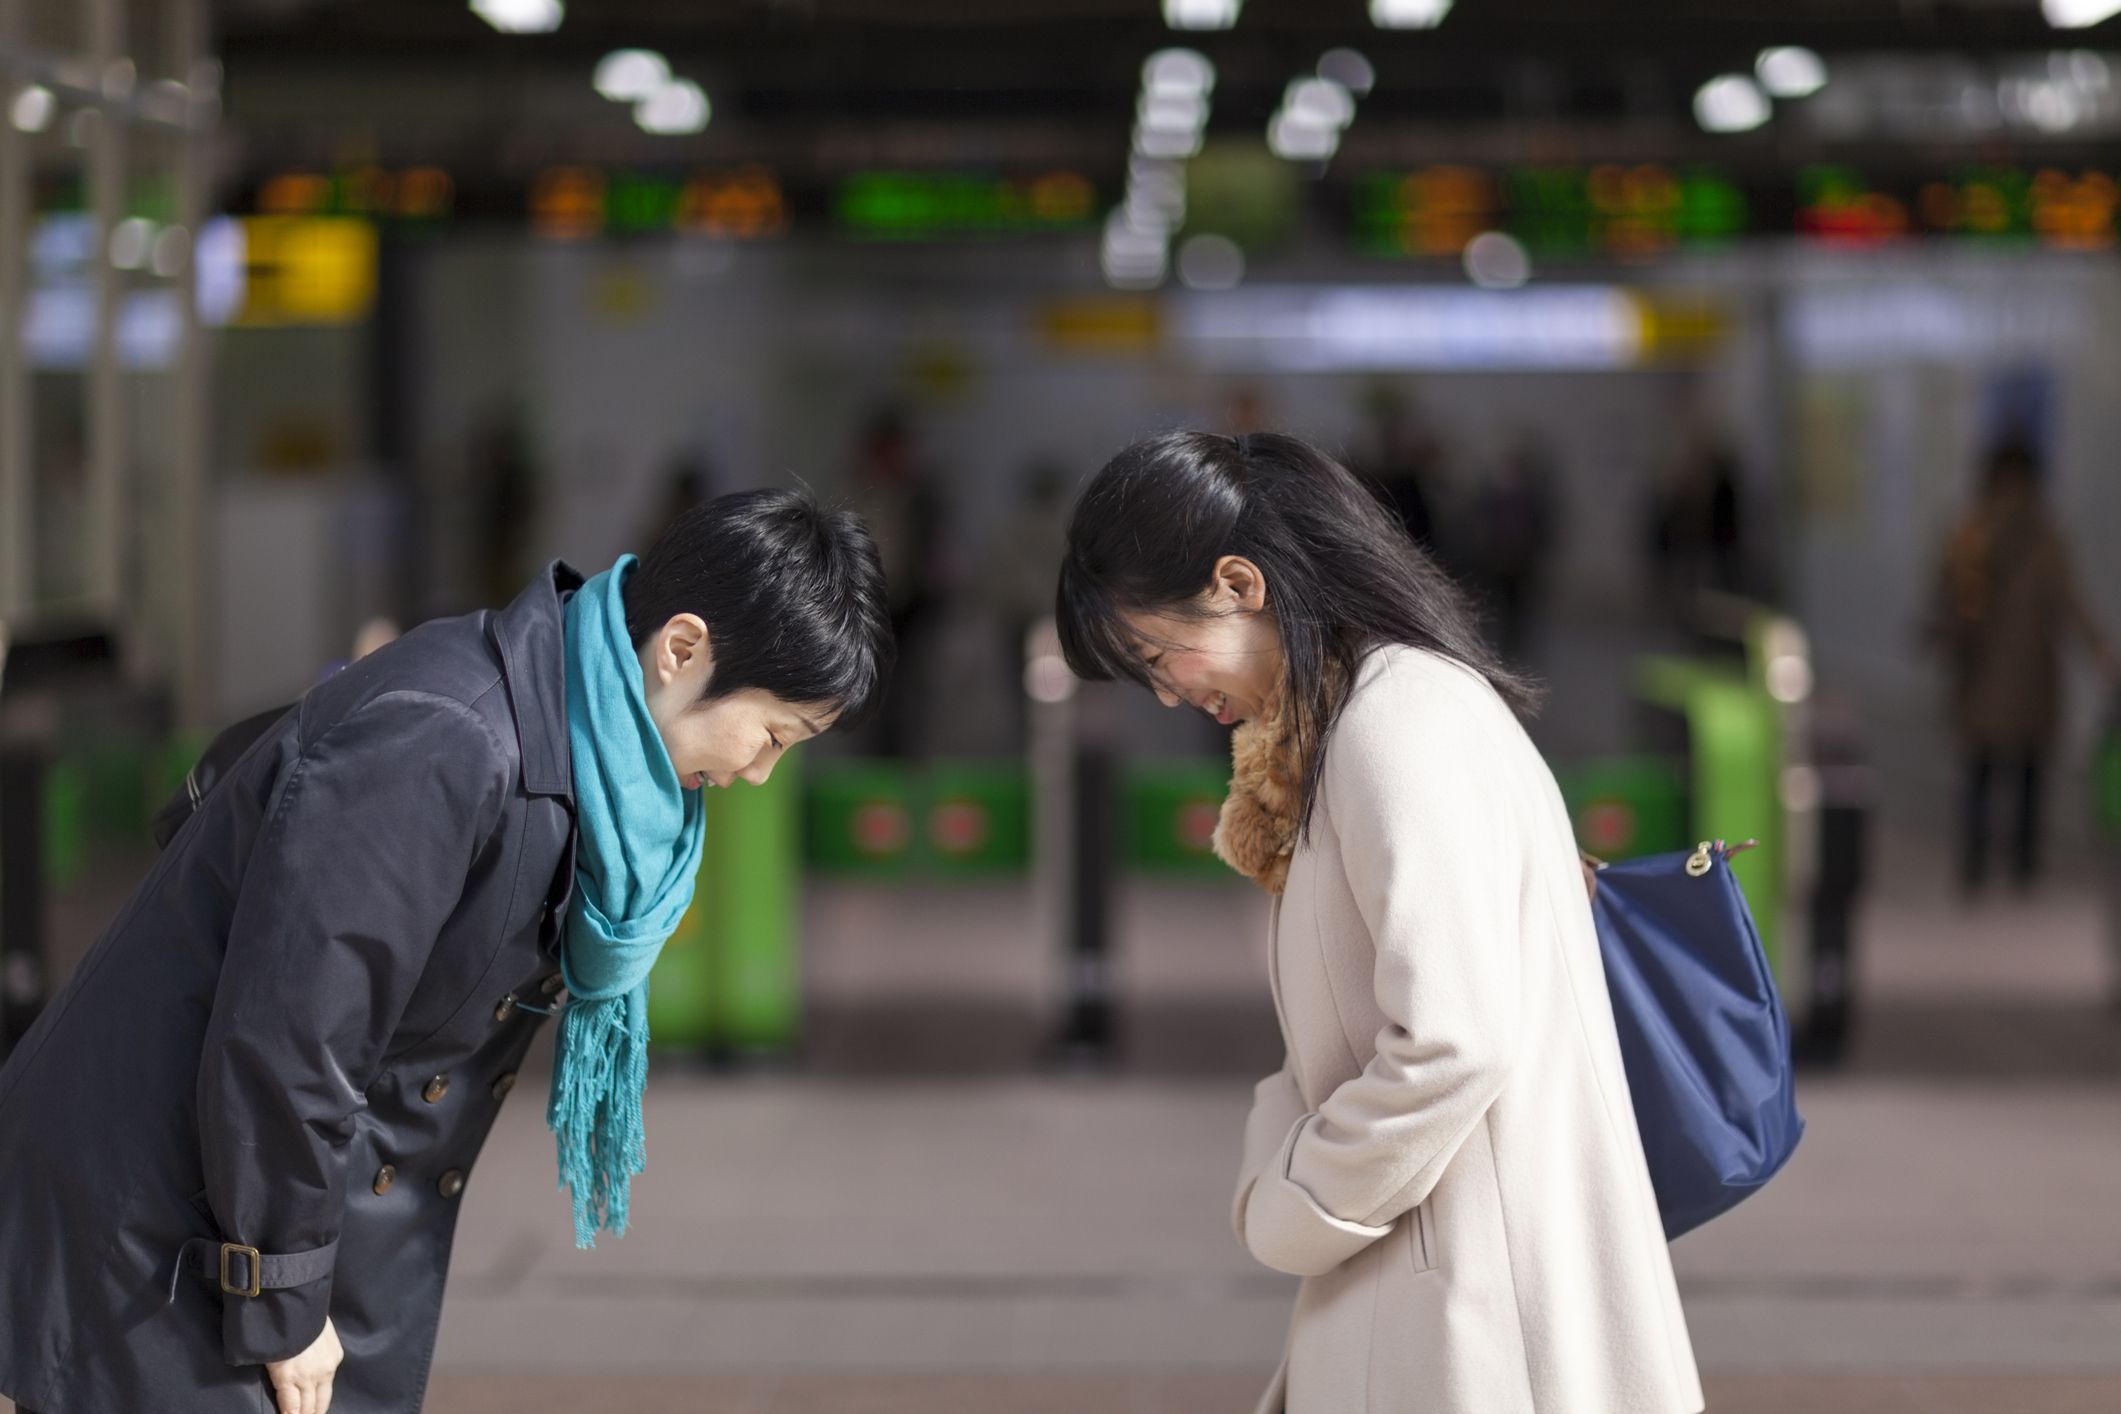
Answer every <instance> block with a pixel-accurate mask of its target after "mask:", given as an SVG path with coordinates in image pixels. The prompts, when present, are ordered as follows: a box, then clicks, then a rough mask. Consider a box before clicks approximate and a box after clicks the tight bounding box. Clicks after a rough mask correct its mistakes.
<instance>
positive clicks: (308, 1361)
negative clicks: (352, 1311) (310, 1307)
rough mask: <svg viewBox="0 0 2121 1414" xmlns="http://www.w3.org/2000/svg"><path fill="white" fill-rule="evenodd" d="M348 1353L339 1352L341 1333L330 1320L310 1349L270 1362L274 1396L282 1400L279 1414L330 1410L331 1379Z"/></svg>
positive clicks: (317, 1413)
mask: <svg viewBox="0 0 2121 1414" xmlns="http://www.w3.org/2000/svg"><path fill="white" fill-rule="evenodd" d="M345 1358H346V1352H345V1351H344V1350H342V1349H340V1348H339V1333H338V1332H337V1331H335V1330H333V1329H332V1325H331V1317H329V1316H326V1317H325V1318H324V1333H323V1334H322V1335H320V1336H318V1337H317V1338H316V1340H315V1341H314V1342H313V1343H312V1344H311V1345H310V1347H309V1349H307V1350H305V1351H303V1352H302V1353H301V1354H300V1355H295V1356H291V1357H289V1358H288V1359H285V1360H273V1361H269V1362H267V1364H266V1366H265V1373H266V1374H267V1375H268V1376H270V1377H271V1379H272V1387H273V1393H274V1394H275V1395H277V1396H278V1397H279V1400H280V1414H325V1411H326V1410H327V1409H330V1408H331V1381H332V1376H334V1375H336V1374H337V1373H338V1371H339V1362H340V1361H342V1360H344V1359H345Z"/></svg>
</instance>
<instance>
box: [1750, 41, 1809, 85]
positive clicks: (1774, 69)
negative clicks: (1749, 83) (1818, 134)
mask: <svg viewBox="0 0 2121 1414" xmlns="http://www.w3.org/2000/svg"><path fill="white" fill-rule="evenodd" d="M1753 72H1754V73H1756V74H1758V75H1760V86H1761V87H1762V88H1764V89H1766V90H1767V91H1768V92H1769V93H1770V94H1772V95H1774V96H1775V97H1776V98H1809V97H1811V96H1812V95H1813V94H1815V93H1817V92H1818V91H1819V90H1820V89H1822V88H1825V87H1826V60H1824V59H1822V58H1820V57H1819V56H1818V55H1817V54H1815V53H1813V52H1812V51H1811V50H1809V49H1803V48H1799V47H1797V46H1795V45H1788V46H1785V47H1783V48H1781V49H1763V50H1761V51H1760V57H1759V58H1757V59H1755V60H1754V61H1753Z"/></svg>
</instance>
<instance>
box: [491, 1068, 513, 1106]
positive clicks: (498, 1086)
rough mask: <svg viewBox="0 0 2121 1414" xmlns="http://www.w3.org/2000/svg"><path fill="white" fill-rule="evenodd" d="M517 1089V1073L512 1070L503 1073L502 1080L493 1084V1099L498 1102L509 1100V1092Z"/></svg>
mask: <svg viewBox="0 0 2121 1414" xmlns="http://www.w3.org/2000/svg"><path fill="white" fill-rule="evenodd" d="M515 1088H516V1073H515V1072H514V1071H512V1070H504V1071H502V1072H501V1076H500V1079H498V1080H496V1081H494V1082H493V1097H494V1098H495V1099H496V1100H505V1099H507V1098H508V1092H509V1091H511V1090H513V1089H515Z"/></svg>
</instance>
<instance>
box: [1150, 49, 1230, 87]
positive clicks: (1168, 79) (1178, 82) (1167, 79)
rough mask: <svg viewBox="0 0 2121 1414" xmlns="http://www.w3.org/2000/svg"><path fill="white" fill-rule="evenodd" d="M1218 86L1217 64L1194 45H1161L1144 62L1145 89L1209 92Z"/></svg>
mask: <svg viewBox="0 0 2121 1414" xmlns="http://www.w3.org/2000/svg"><path fill="white" fill-rule="evenodd" d="M1214 87H1215V65H1213V64H1211V63H1209V62H1208V56H1207V55H1205V54H1200V53H1196V52H1195V51H1193V50H1191V49H1159V50H1157V51H1156V52H1155V53H1154V54H1151V55H1150V56H1149V57H1148V59H1146V60H1145V61H1144V62H1143V63H1142V91H1143V92H1144V93H1158V94H1161V93H1207V92H1209V91H1210V90H1212V89H1213V88H1214Z"/></svg>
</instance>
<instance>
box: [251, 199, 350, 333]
mask: <svg viewBox="0 0 2121 1414" xmlns="http://www.w3.org/2000/svg"><path fill="white" fill-rule="evenodd" d="M242 235H243V256H242V259H243V271H244V277H245V283H244V292H243V302H242V306H241V312H240V313H239V314H238V315H237V316H236V323H238V324H241V325H246V326H275V325H293V324H311V325H314V324H356V323H359V322H360V321H361V320H363V319H366V318H367V317H368V312H369V310H370V309H371V308H372V307H373V306H374V304H375V299H376V228H375V226H374V225H373V224H372V223H371V222H368V221H361V220H356V219H354V218H352V217H348V216H252V217H248V218H246V219H245V220H244V221H243V223H242Z"/></svg>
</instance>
